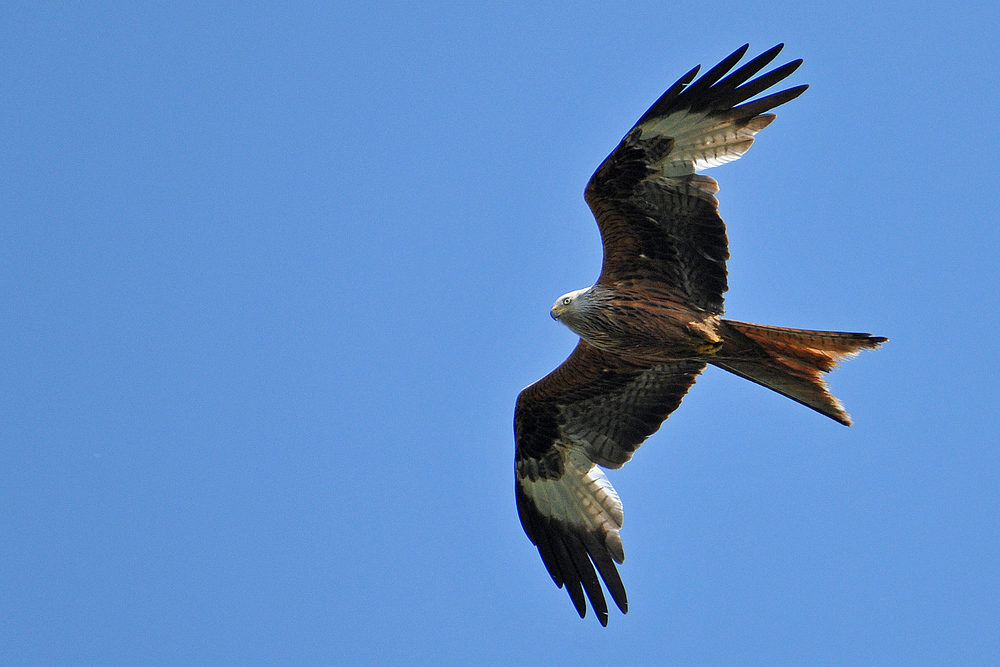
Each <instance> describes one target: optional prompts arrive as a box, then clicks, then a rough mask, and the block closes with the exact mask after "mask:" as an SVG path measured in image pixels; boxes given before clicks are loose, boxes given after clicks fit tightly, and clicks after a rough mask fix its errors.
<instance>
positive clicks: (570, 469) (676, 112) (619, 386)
mask: <svg viewBox="0 0 1000 667" xmlns="http://www.w3.org/2000/svg"><path fill="white" fill-rule="evenodd" d="M747 48H748V47H747V46H744V47H743V48H741V49H739V50H737V51H736V52H735V53H733V54H732V55H730V56H729V57H728V58H726V59H725V60H723V61H722V62H721V63H719V65H717V66H716V67H714V68H712V69H711V70H710V71H709V72H707V73H706V74H704V75H703V76H702V77H701V78H700V79H698V80H697V81H694V77H695V75H696V73H697V71H698V68H695V69H693V70H691V71H690V72H688V73H687V74H686V75H685V76H684V77H682V78H681V79H680V80H679V81H678V82H677V83H675V84H674V85H673V86H672V87H671V88H670V89H668V90H667V92H665V93H664V94H663V95H662V96H661V97H660V99H659V100H657V101H656V102H655V103H654V104H653V106H652V107H650V108H649V110H648V111H646V113H645V114H643V116H642V117H641V118H640V119H639V121H638V122H637V123H636V125H635V126H634V127H633V128H632V129H631V130H630V131H629V132H628V133H627V134H626V135H625V137H624V138H623V139H622V141H621V142H620V143H619V144H618V147H617V148H615V150H614V151H612V153H611V154H610V155H609V156H608V157H607V159H605V160H604V162H603V163H602V164H601V166H600V167H598V169H597V171H596V172H595V173H594V175H593V177H592V178H591V179H590V182H589V183H588V184H587V188H586V191H585V193H584V194H585V198H586V200H587V203H588V204H589V205H590V208H591V210H592V212H593V213H594V217H595V218H596V219H597V223H598V227H599V229H600V232H601V239H602V242H603V244H604V265H603V267H602V270H601V275H600V277H599V278H598V281H597V283H596V284H595V285H593V286H592V287H589V288H585V289H580V290H576V291H574V292H570V293H568V294H566V295H564V296H562V297H560V298H559V300H558V301H556V303H555V305H553V307H552V311H551V314H552V317H553V318H554V319H556V320H558V321H559V322H561V323H563V324H565V325H566V326H567V327H569V328H570V329H571V330H573V331H574V332H575V333H577V334H578V335H579V336H580V342H579V343H578V345H577V347H576V349H575V350H574V351H573V353H572V354H571V355H570V357H569V358H568V359H567V360H566V361H565V362H564V363H563V364H562V365H561V366H559V368H557V369H555V370H554V371H552V372H551V373H550V374H549V375H547V376H545V377H544V378H542V379H541V380H539V381H538V382H535V383H534V384H532V385H531V386H529V387H527V388H526V389H525V390H524V391H522V392H521V394H520V395H519V396H518V398H517V405H516V407H515V412H514V435H515V440H516V443H517V447H516V453H515V482H516V483H515V491H516V499H517V508H518V513H519V516H520V519H521V524H522V526H523V527H524V530H525V533H527V535H528V537H529V538H530V539H531V541H532V543H534V544H535V545H536V546H537V547H538V552H539V554H540V555H541V557H542V561H543V562H544V563H545V566H546V568H547V569H548V571H549V574H550V575H551V576H552V579H553V580H554V581H555V583H556V584H557V585H558V586H559V587H563V586H565V587H566V590H567V591H568V592H569V595H570V598H571V599H572V601H573V604H574V605H575V606H576V609H577V612H578V613H579V614H580V616H581V617H582V616H584V615H585V614H586V608H587V607H586V600H585V598H584V594H585V593H586V597H587V598H589V600H590V602H591V606H592V607H593V608H594V611H595V613H596V614H597V616H598V619H599V620H600V622H601V624H602V625H606V624H607V619H608V609H607V603H606V601H605V599H604V595H603V592H602V591H601V584H600V581H599V580H598V578H597V577H598V573H599V574H600V577H601V579H603V580H604V583H605V586H606V587H607V589H608V592H609V593H610V594H611V596H612V599H614V601H615V603H616V604H617V605H618V607H619V608H620V609H621V610H622V612H625V611H626V610H627V608H628V604H627V601H626V595H625V587H624V586H623V584H622V582H621V578H620V577H619V574H618V570H617V568H616V567H615V563H621V562H623V560H624V558H625V553H624V549H623V547H622V542H621V537H620V535H619V530H620V529H621V527H622V523H623V521H624V512H623V509H622V503H621V500H620V499H619V497H618V494H617V493H616V492H615V490H614V488H612V486H611V484H610V482H609V481H608V479H607V477H606V476H605V475H604V473H603V471H602V470H601V468H620V467H621V466H622V465H624V464H625V463H626V462H627V461H629V460H630V459H631V458H632V454H633V453H634V452H635V450H636V449H637V448H638V447H639V445H641V444H642V442H643V441H644V440H645V439H646V438H647V437H649V436H650V435H651V434H652V433H654V432H655V431H656V430H657V429H659V427H660V424H661V423H662V422H663V421H664V420H665V419H666V418H667V416H668V415H669V414H670V413H671V412H673V410H675V409H676V408H677V406H678V405H680V402H681V400H682V399H683V398H684V395H685V394H686V393H687V391H688V389H689V388H690V387H691V386H692V385H693V384H694V382H695V380H696V379H697V377H698V375H699V374H700V373H701V372H702V370H704V368H705V366H706V365H707V364H709V363H711V364H713V365H715V366H718V367H719V368H723V369H725V370H727V371H730V372H732V373H735V374H737V375H740V376H741V377H744V378H747V379H749V380H751V381H753V382H757V383H758V384H761V385H764V386H765V387H768V388H769V389H773V390H774V391H777V392H779V393H782V394H784V395H785V396H788V397H790V398H792V399H793V400H796V401H798V402H800V403H802V404H804V405H807V406H808V407H810V408H812V409H814V410H816V411H818V412H820V413H822V414H824V415H826V416H828V417H830V418H832V419H834V420H836V421H838V422H840V423H842V424H850V417H849V416H848V415H847V413H846V412H845V411H844V410H843V408H842V407H841V405H840V403H839V401H837V399H836V398H834V397H833V396H832V395H831V394H830V393H829V392H828V391H827V388H826V385H825V383H824V382H823V379H822V375H823V374H824V373H826V372H828V371H830V370H832V368H833V367H834V366H835V365H836V363H837V362H838V361H840V360H842V359H844V358H847V357H850V356H852V355H854V354H856V353H857V352H858V351H860V350H862V349H871V348H875V347H878V345H879V344H881V343H882V342H884V341H885V340H886V339H885V338H879V337H874V336H870V335H869V334H857V333H839V332H827V331H811V330H803V329H786V328H781V327H771V326H764V325H759V324H750V323H746V322H738V321H735V320H729V319H724V318H723V317H722V315H723V303H724V301H723V294H724V293H725V292H726V290H727V289H728V282H727V274H726V260H727V259H728V258H729V249H728V239H727V237H726V228H725V224H724V223H723V221H722V218H721V217H720V216H719V213H718V201H717V200H716V198H715V194H716V193H717V192H718V190H719V187H718V184H717V183H716V181H715V180H714V179H712V178H708V177H705V176H701V175H698V174H697V173H696V171H697V170H698V169H703V168H707V167H712V166H715V165H718V164H722V163H725V162H729V161H732V160H735V159H738V158H739V157H740V156H741V155H743V154H744V153H745V152H746V151H747V150H748V149H749V148H750V145H751V144H752V143H753V136H754V135H755V134H756V133H757V132H759V131H760V130H762V129H763V128H765V127H766V126H767V125H769V124H770V123H771V121H773V120H774V115H773V114H771V113H767V112H768V111H769V110H770V109H773V108H774V107H777V106H779V105H781V104H784V103H785V102H788V101H789V100H792V99H794V98H795V97H797V96H798V95H800V94H801V93H802V92H803V91H804V90H805V89H806V86H796V87H793V88H789V89H787V90H783V91H780V92H777V93H773V94H770V95H767V96H765V97H762V98H758V99H754V100H751V98H753V97H754V96H755V95H757V94H759V93H761V92H763V91H765V90H767V89H768V88H769V87H770V86H772V85H774V84H775V83H777V82H779V81H781V80H782V79H784V78H785V77H787V76H788V75H789V74H791V73H792V72H793V71H795V69H796V68H797V67H798V66H799V64H800V63H801V61H793V62H791V63H788V64H786V65H782V66H781V67H777V68H775V69H773V70H771V71H770V72H767V73H766V74H763V75H761V76H758V77H757V78H754V79H752V77H754V76H755V75H756V74H757V73H758V72H759V71H760V70H762V69H763V68H764V67H766V66H767V64H768V63H770V62H771V60H773V59H774V57H775V56H776V55H777V53H778V51H780V50H781V45H779V46H777V47H774V48H772V49H770V50H768V51H766V52H765V53H763V54H761V55H760V56H758V57H756V58H754V59H752V60H751V61H749V62H747V63H746V64H744V65H742V66H741V67H739V68H737V69H736V70H733V71H732V72H730V70H731V69H732V68H733V67H734V66H735V65H736V63H738V62H739V60H740V59H741V58H742V57H743V55H744V54H745V52H746V50H747ZM692 81H693V83H692ZM747 100H751V101H747ZM595 568H596V570H595Z"/></svg>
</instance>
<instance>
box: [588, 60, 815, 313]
mask: <svg viewBox="0 0 1000 667" xmlns="http://www.w3.org/2000/svg"><path fill="white" fill-rule="evenodd" d="M747 48H748V46H744V47H742V48H740V49H738V50H737V51H736V52H735V53H733V54H732V55H730V56H729V57H728V58H726V59H725V60H723V61H722V62H721V63H719V64H718V65H716V66H715V67H713V68H712V69H711V70H709V71H708V72H706V73H705V74H704V75H703V76H702V77H701V78H699V79H698V80H697V81H694V77H695V75H696V74H697V73H698V68H697V67H696V68H694V69H693V70H691V71H690V72H688V73H687V74H686V75H684V76H683V77H681V78H680V79H679V80H678V81H677V82H676V83H675V84H674V85H673V86H671V87H670V88H669V89H668V90H667V91H666V92H665V93H664V94H663V95H662V96H661V97H660V99H658V100H657V101H656V102H655V103H654V104H653V106H651V107H650V108H649V110H648V111H646V113H645V114H643V116H642V118H640V119H639V121H638V122H637V123H636V124H635V126H634V127H633V128H632V129H631V130H630V131H629V133H628V134H626V135H625V138H624V139H622V140H621V143H619V144H618V147H617V148H615V150H614V151H612V153H611V154H610V155H609V156H608V157H607V159H605V160H604V162H603V163H602V164H601V166H600V167H598V169H597V171H596V172H595V173H594V175H593V176H592V177H591V179H590V182H589V183H588V184H587V190H586V193H585V196H586V199H587V203H588V204H589V205H590V208H591V210H592V211H593V213H594V216H595V217H596V218H597V223H598V226H599V227H600V230H601V238H602V240H603V242H604V267H603V269H602V271H601V281H602V282H615V281H623V280H630V279H641V280H656V281H659V282H662V283H666V284H667V285H668V286H669V287H671V288H673V289H674V290H676V291H678V292H679V293H680V294H681V295H683V296H685V297H686V298H687V299H688V300H689V301H690V302H691V303H693V304H694V305H696V306H698V307H699V308H701V309H703V310H706V311H708V312H712V313H715V314H722V311H723V297H722V295H723V294H724V293H725V292H726V290H727V289H728V284H727V278H726V260H727V259H729V249H728V246H729V241H728V239H727V237H726V226H725V223H723V221H722V218H721V217H720V216H719V212H718V205H719V203H718V201H717V200H716V198H715V197H714V195H715V193H717V192H718V190H719V187H718V184H717V183H716V182H715V180H714V179H712V178H709V177H706V176H698V175H696V174H695V172H696V170H698V169H707V168H709V167H714V166H716V165H719V164H724V163H726V162H730V161H732V160H736V159H739V157H740V156H742V155H743V154H744V153H746V152H747V150H749V148H750V146H751V144H753V141H754V139H753V137H754V135H755V134H757V132H759V131H760V130H762V129H764V128H765V127H766V126H767V125H768V124H770V123H771V121H773V120H774V118H775V116H774V114H770V113H767V112H768V111H770V110H771V109H773V108H775V107H777V106H779V105H781V104H784V103H785V102H788V101H789V100H792V99H794V98H796V97H798V96H799V95H801V94H802V92H803V91H805V89H806V88H807V86H804V85H803V86H795V87H793V88H789V89H787V90H783V91H780V92H777V93H773V94H771V95H767V96H765V97H762V98H759V99H756V100H752V101H748V100H750V99H751V98H752V97H754V96H755V95H757V94H759V93H761V92H763V91H765V90H767V89H768V88H770V87H771V86H773V85H775V84H776V83H778V82H780V81H781V80H783V79H784V78H786V77H787V76H789V75H790V74H791V73H792V72H794V71H795V70H796V68H798V66H799V65H800V64H801V62H802V61H801V60H795V61H792V62H790V63H787V64H785V65H782V66H781V67H777V68H775V69H773V70H771V71H770V72H768V73H766V74H763V75H761V76H759V77H757V78H755V79H753V80H751V77H753V76H754V75H756V74H757V73H758V72H760V71H761V70H762V69H764V68H765V67H766V66H767V65H768V64H769V63H770V62H771V61H772V60H774V58H775V57H776V56H777V55H778V52H779V51H780V50H781V48H782V45H780V44H779V45H778V46H776V47H774V48H772V49H770V50H768V51H766V52H764V53H762V54H761V55H759V56H757V57H756V58H754V59H752V60H750V61H749V62H747V63H746V64H744V65H743V66H741V67H739V68H738V69H736V70H734V71H733V72H731V73H730V72H729V70H730V69H732V68H733V67H734V66H735V65H736V64H737V63H738V62H739V61H740V59H741V58H742V57H743V55H744V54H745V53H746V51H747ZM727 73H728V74H727ZM692 81H694V83H692Z"/></svg>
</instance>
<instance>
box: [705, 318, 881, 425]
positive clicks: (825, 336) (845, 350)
mask: <svg viewBox="0 0 1000 667" xmlns="http://www.w3.org/2000/svg"><path fill="white" fill-rule="evenodd" d="M722 323H723V327H722V330H721V331H720V332H719V333H720V334H721V335H722V338H723V340H724V341H725V343H724V345H723V346H722V349H721V350H719V351H718V353H717V354H715V355H713V358H712V359H711V363H712V364H713V365H715V366H718V367H719V368H724V369H726V370H727V371H729V372H730V373H735V374H736V375H739V376H740V377H744V378H746V379H747V380H752V381H753V382H756V383H757V384H761V385H764V386H765V387H767V388H768V389H773V390H774V391H776V392H778V393H779V394H784V395H785V396H787V397H788V398H790V399H792V400H795V401H798V402H799V403H802V404H803V405H806V406H808V407H810V408H812V409H813V410H816V411H817V412H820V413H822V414H824V415H826V416H827V417H830V418H831V419H835V420H837V421H838V422H840V423H841V424H844V425H845V426H850V425H851V416H850V415H849V414H847V413H846V412H845V411H844V407H843V406H842V405H841V404H840V401H838V400H837V399H836V398H835V397H834V396H833V395H832V394H830V392H829V390H827V388H826V382H824V381H823V373H828V372H830V371H831V370H833V368H834V366H836V365H837V362H838V361H840V360H842V359H847V358H850V357H853V356H854V355H856V354H857V353H858V352H860V351H861V350H864V349H875V348H876V347H878V346H879V345H881V344H882V343H884V342H885V341H887V340H889V339H888V338H882V337H880V336H872V335H871V334H864V333H840V332H835V331H806V330H803V329H785V328H782V327H768V326H763V325H761V324H749V323H747V322H734V321H733V320H722Z"/></svg>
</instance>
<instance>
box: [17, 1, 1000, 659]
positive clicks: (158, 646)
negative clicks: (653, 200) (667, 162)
mask: <svg viewBox="0 0 1000 667" xmlns="http://www.w3.org/2000/svg"><path fill="white" fill-rule="evenodd" d="M364 4H365V3H345V4H342V5H338V4H337V3H333V4H328V3H296V4H295V5H294V6H290V5H288V6H286V5H281V6H273V5H268V4H258V3H232V4H219V3H203V2H198V3H167V4H161V5H151V4H150V3H93V2H81V3H58V4H57V3H8V4H6V5H5V6H4V8H3V9H2V10H0V82H2V83H0V141H2V142H3V144H2V150H0V239H2V242H0V309H2V310H0V344H2V345H3V353H2V355H0V404H2V405H3V406H4V407H3V409H2V410H0V442H2V447H0V506H2V507H3V511H2V512H0V535H2V536H3V537H2V539H0V662H2V663H4V664H12V665H15V664H24V665H29V664H30V665H38V664H79V665H84V664H102V665H103V664H331V663H344V664H377V663H381V664H391V663H397V664H402V663H410V664H414V663H424V662H435V663H437V664H450V663H456V664H469V663H474V662H491V663H494V664H547V665H557V664H580V663H581V662H582V663H583V664H596V663H602V662H607V661H618V662H622V661H624V662H629V663H643V662H646V663H652V662H658V663H667V664H670V663H674V664H755V663H756V664H796V663H798V664H802V663H809V664H837V665H843V664H947V663H950V664H968V665H972V664H995V663H996V661H997V660H998V659H1000V658H998V656H1000V640H998V639H997V637H1000V628H998V623H997V618H998V617H1000V575H998V566H1000V564H998V559H997V553H998V550H1000V530H998V523H997V521H998V520H997V517H998V515H1000V487H998V483H997V480H998V479H1000V447H998V443H997V433H998V431H1000V423H998V422H1000V419H998V417H997V412H998V411H997V408H996V403H997V397H998V389H997V381H996V377H995V375H996V372H995V369H996V368H997V362H998V361H1000V359H998V356H1000V355H998V349H1000V345H998V344H1000V340H998V335H997V331H998V327H1000V316H998V312H1000V297H998V290H997V287H996V282H995V277H996V275H997V270H998V268H1000V267H998V262H997V259H996V246H997V242H998V240H1000V234H998V232H997V211H998V210H1000V196H998V193H997V188H996V185H995V175H996V173H997V172H998V168H1000V164H998V157H997V156H998V151H997V150H996V149H995V147H994V146H993V144H994V142H995V137H994V135H995V130H996V126H997V121H998V113H997V109H996V102H997V99H1000V83H998V82H1000V76H998V74H1000V70H998V66H997V63H998V62H1000V53H998V50H1000V49H998V46H997V42H998V40H997V37H998V29H997V26H998V25H1000V11H998V10H997V9H996V8H994V7H993V6H991V5H990V4H989V3H985V2H984V3H966V4H965V5H963V4H962V3H957V4H956V3H940V2H938V3H919V2H918V3H872V2H853V1H848V2H844V3H800V4H798V5H796V6H795V9H794V10H792V9H790V5H787V4H784V3H769V2H759V3H753V5H752V7H751V5H748V4H744V3H727V2H685V1H681V2H669V3H667V2H641V3H633V4H631V5H629V6H628V7H626V8H622V7H615V6H613V5H615V4H616V3H592V4H590V3H579V4H573V5H570V4H564V3H541V4H539V3H536V2H500V3H496V2H490V3H440V2H431V3H400V2H386V3H380V4H379V6H378V8H374V7H364V6H361V5H364ZM745 42H750V43H751V50H752V53H759V52H760V51H762V50H764V49H766V48H767V47H770V46H772V45H773V44H776V43H778V42H785V43H786V44H787V46H786V48H785V51H784V52H783V54H782V56H781V58H782V60H781V61H780V62H784V61H786V60H790V59H794V58H804V59H805V64H804V65H803V66H802V67H801V68H800V69H799V70H798V72H796V73H795V74H794V75H793V76H792V77H791V78H790V79H789V83H790V84H792V85H794V84H798V83H809V84H811V88H810V89H809V90H808V91H807V92H806V93H805V94H804V95H803V96H802V97H800V98H799V99H797V100H795V101H793V102H791V103H790V104H788V105H786V106H785V107H782V108H781V109H779V117H778V120H777V121H776V122H775V123H774V124H773V125H771V126H770V127H769V128H767V129H766V130H765V131H763V132H762V133H761V134H760V135H759V136H758V142H757V144H756V145H755V146H754V148H753V149H752V150H751V151H750V152H749V153H748V154H747V155H746V156H745V157H744V159H742V160H740V161H739V162H736V163H733V164H729V165H725V166H722V167H719V168H716V169H713V170H711V171H710V172H708V173H709V174H710V175H711V176H713V177H715V178H716V179H718V181H719V182H720V185H721V188H722V190H721V192H720V194H719V198H720V201H721V212H722V215H723V217H724V219H725V220H726V222H727V224H728V225H729V237H730V250H731V252H732V260H731V261H730V263H729V271H730V292H729V294H728V295H727V309H728V314H729V316H730V317H732V318H734V319H741V320H748V321H754V322H761V323H766V324H775V325H782V326H792V327H808V328H825V329H837V330H848V331H868V332H872V333H875V334H879V335H885V336H889V337H890V339H891V340H890V342H889V343H888V344H887V345H886V346H884V347H883V349H881V350H879V351H877V352H874V353H865V354H863V355H862V356H861V357H859V358H858V359H856V360H854V361H851V362H849V363H848V364H846V365H845V366H844V367H842V368H840V369H839V370H837V371H836V372H835V373H834V374H833V375H832V376H831V386H832V388H833V390H834V392H835V393H836V394H837V395H838V396H839V397H840V398H841V399H842V400H843V401H844V403H845V405H846V407H847V409H848V410H849V411H850V412H851V414H852V415H853V417H854V419H855V426H853V427H852V428H850V429H846V428H844V427H842V426H839V425H838V424H836V423H834V422H832V421H831V420H828V419H826V418H824V417H822V416H819V415H817V414H815V413H813V412H811V411H810V410H808V409H806V408H803V407H802V406H800V405H798V404H796V403H793V402H791V401H789V400H787V399H784V398H782V397H780V396H778V395H776V394H773V393H770V392H768V391H766V390H764V389H762V388H760V387H757V386H756V385H752V384H750V383H748V382H746V381H743V380H740V379H739V378H736V377H734V376H730V375H727V374H726V373H725V372H723V371H719V370H717V369H714V368H710V369H709V370H708V371H707V372H706V373H705V374H704V376H703V377H702V378H701V379H700V380H699V381H698V384H697V385H696V386H695V387H694V388H693V389H692V391H691V393H690V394H689V395H688V397H687V398H686V399H685V401H684V404H683V405H682V406H681V408H680V409H679V410H678V411H677V412H676V413H674V415H673V416H672V417H671V418H670V419H669V420H668V421H667V422H666V424H665V425H664V427H663V428H662V429H661V430H660V432H659V433H657V434H656V435H654V436H653V437H652V438H651V439H650V440H649V441H648V442H647V443H646V444H645V445H644V446H643V447H642V449H640V450H639V452H638V453H637V454H636V456H635V458H634V459H633V461H632V463H630V464H629V465H628V466H626V467H625V468H624V469H622V470H620V471H617V472H614V473H612V474H611V481H612V483H613V484H614V485H615V487H616V488H617V489H618V491H619V493H620V494H621V496H622V499H623V501H624V503H625V513H626V522H625V527H624V529H623V531H622V537H623V540H624V543H625V552H626V561H625V564H624V565H623V566H622V567H621V568H620V569H621V573H622V577H623V579H624V581H625V585H626V587H627V589H628V591H629V602H630V611H629V614H628V615H627V616H624V617H623V616H622V615H621V614H619V613H618V612H617V611H614V610H613V611H612V614H611V619H610V624H609V627H608V628H607V629H602V628H601V627H600V626H599V625H598V624H597V621H596V620H595V619H594V618H593V616H592V615H589V616H588V618H587V619H584V620H580V619H579V618H578V617H577V616H576V614H575V612H574V611H573V608H572V606H571V604H570V601H569V599H568V597H567V596H566V594H565V592H563V591H560V590H557V589H556V588H555V586H554V585H553V584H552V582H551V580H550V579H549V577H548V575H547V574H546V572H545V570H544V568H543V566H542V563H541V560H540V559H539V557H538V554H537V552H536V551H535V549H534V548H533V547H532V546H531V544H530V543H529V542H528V540H527V538H526V537H525V536H524V534H523V532H522V530H521V527H520V525H519V524H518V520H517V515H516V511H515V508H514V498H513V438H512V429H511V421H512V414H513V405H514V398H515V396H516V394H517V392H518V391H519V390H520V389H521V388H522V387H524V386H525V385H527V384H529V383H531V382H533V381H534V380H536V379H537V378H539V377H541V376H542V375H544V374H545V373H547V372H549V371H550V370H551V369H552V368H554V367H555V366H556V365H557V364H558V363H560V362H561V361H562V359H564V358H565V357H566V355H567V354H568V353H569V352H570V350H571V349H572V347H573V345H574V344H575V338H574V336H573V334H572V333H571V332H569V331H568V330H566V329H564V328H562V327H560V326H559V325H557V324H555V323H553V322H552V321H551V320H550V318H549V316H548V308H549V306H550V305H551V304H552V302H553V301H554V299H555V297H557V296H559V295H560V294H562V293H564V292H567V291H569V290H571V289H576V288H579V287H585V286H587V285H589V284H591V283H592V282H593V281H594V279H595V278H596V276H597V274H598V272H599V268H600V258H601V248H600V241H599V237H598V233H597V228H596V225H595V224H594V222H593V219H592V218H591V216H590V213H589V211H588V209H587V208H586V205H585V203H584V201H583V197H582V193H583V187H584V185H585V183H586V181H587V179H588V178H589V176H590V174H591V173H592V172H593V170H594V169H595V168H596V166H597V165H598V164H599V163H600V161H601V160H602V159H603V158H604V157H605V155H607V153H608V152H610V151H611V150H612V149H613V148H614V146H615V145H616V144H617V142H618V140H619V139H620V138H621V136H622V135H623V134H624V133H625V132H626V131H627V130H628V129H629V127H631V125H632V124H633V123H634V122H635V120H636V119H637V118H638V117H639V116H640V115H641V114H642V112H643V111H645V109H646V108H647V107H648V106H649V104H651V103H652V102H653V100H655V99H656V97H657V96H659V94H660V93H662V92H663V90H664V89H665V88H666V87H667V86H669V85H670V84H671V83H672V82H673V81H674V80H675V79H676V78H678V77H679V76H680V75H681V74H682V73H684V72H685V71H687V70H688V69H689V68H690V67H692V66H693V65H695V64H698V63H702V64H703V65H706V66H710V65H712V64H714V63H715V62H717V61H718V60H720V59H721V58H722V57H724V56H725V55H727V54H729V53H730V52H731V51H733V50H734V49H735V48H737V47H738V46H740V45H741V44H743V43H745Z"/></svg>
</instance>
